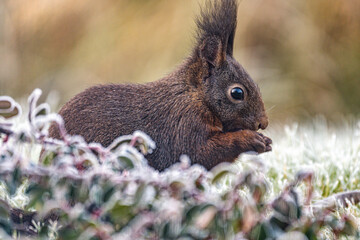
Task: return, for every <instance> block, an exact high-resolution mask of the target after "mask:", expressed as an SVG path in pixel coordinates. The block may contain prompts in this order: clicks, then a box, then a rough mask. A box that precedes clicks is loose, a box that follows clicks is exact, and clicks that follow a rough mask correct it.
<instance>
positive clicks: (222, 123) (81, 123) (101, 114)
mask: <svg viewBox="0 0 360 240" xmlns="http://www.w3.org/2000/svg"><path fill="white" fill-rule="evenodd" d="M211 2H212V3H210V1H209V3H208V6H207V8H206V9H205V10H203V11H202V15H201V16H200V18H199V19H198V28H199V29H198V38H197V44H196V46H195V48H194V50H193V53H192V54H191V55H190V57H188V58H187V60H186V61H184V63H183V64H182V65H181V66H180V67H179V68H178V69H177V70H175V71H174V72H172V73H171V74H169V75H168V76H167V77H165V78H163V79H161V80H158V81H155V82H150V83H147V84H142V85H135V84H127V85H122V84H110V85H100V86H94V87H91V88H89V89H87V90H85V91H84V92H82V93H80V94H78V95H76V96H75V97H74V98H73V99H71V100H70V101H69V102H68V103H66V104H65V105H64V106H63V107H62V109H61V110H60V112H59V113H60V115H61V116H62V117H63V118H64V121H65V127H66V129H67V131H68V133H69V134H71V135H75V134H77V135H81V136H83V137H84V138H85V140H86V141H87V142H98V143H101V144H102V145H103V146H108V145H109V144H110V143H111V142H112V141H113V140H114V139H115V138H117V137H119V136H121V135H125V134H131V133H133V132H134V131H135V130H141V131H143V132H145V133H147V134H148V135H150V137H151V138H152V139H153V140H154V141H155V142H156V145H157V148H156V150H155V151H154V152H153V153H152V154H150V155H147V156H146V157H147V159H148V160H149V164H150V165H151V166H153V167H154V168H156V169H158V170H163V169H165V168H167V167H169V166H170V165H172V164H173V163H175V162H177V161H178V160H179V157H180V155H182V154H187V155H188V156H189V157H190V159H191V161H192V163H199V164H201V165H203V166H205V167H206V168H207V169H210V168H212V167H213V166H215V165H216V164H218V163H220V162H224V161H226V162H232V161H234V160H235V159H236V158H237V157H238V155H239V154H241V153H243V152H246V151H256V152H259V153H262V152H265V151H270V150H271V146H270V144H271V140H270V139H269V138H267V137H265V136H263V135H262V134H260V133H257V132H256V131H257V130H258V129H259V128H262V129H265V128H266V127H267V125H268V121H267V117H266V114H265V110H264V105H263V102H262V99H261V95H260V92H259V89H258V87H257V85H256V84H255V83H254V82H253V80H252V79H251V78H250V76H249V75H248V74H247V73H246V71H245V70H244V69H243V68H242V67H241V65H240V64H239V63H237V62H236V60H235V59H234V58H233V55H232V49H233V41H234V40H233V38H234V34H235V27H236V12H237V3H236V0H216V1H211ZM232 84H241V86H243V88H244V91H245V99H244V101H241V102H239V103H233V102H231V101H230V100H229V97H227V95H226V92H227V91H228V89H229V86H231V85H232ZM50 136H51V137H54V138H59V137H60V136H59V133H58V130H57V128H56V127H55V126H52V127H51V128H50Z"/></svg>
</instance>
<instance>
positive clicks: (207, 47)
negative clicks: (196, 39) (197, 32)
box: [199, 37, 226, 68]
mask: <svg viewBox="0 0 360 240" xmlns="http://www.w3.org/2000/svg"><path fill="white" fill-rule="evenodd" d="M199 50H200V58H201V59H202V60H203V61H206V62H208V63H209V64H210V65H211V66H212V67H215V68H217V67H220V66H221V65H222V64H223V63H224V61H225V57H226V53H225V49H224V46H223V44H222V43H221V40H220V39H219V38H217V37H207V38H205V39H204V41H203V42H202V44H201V45H200V49H199Z"/></svg>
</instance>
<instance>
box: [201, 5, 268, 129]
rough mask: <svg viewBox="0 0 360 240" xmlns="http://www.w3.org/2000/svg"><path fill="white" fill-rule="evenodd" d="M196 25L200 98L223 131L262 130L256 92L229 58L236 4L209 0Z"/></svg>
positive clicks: (264, 119)
mask: <svg viewBox="0 0 360 240" xmlns="http://www.w3.org/2000/svg"><path fill="white" fill-rule="evenodd" d="M207 3H208V6H207V7H206V8H205V9H203V11H202V14H201V16H200V18H199V19H198V21H197V25H198V44H197V46H196V48H195V56H196V59H197V61H198V62H199V63H200V64H201V66H202V72H203V74H202V76H201V77H199V79H197V80H196V85H197V87H198V89H199V90H200V91H201V98H202V100H203V101H204V102H205V104H206V105H207V107H208V108H209V109H210V110H211V111H212V113H213V114H214V115H216V117H217V118H218V119H219V120H220V121H221V123H222V125H223V130H224V131H236V130H240V129H250V130H258V129H260V128H261V129H265V128H266V127H267V125H268V120H267V116H266V113H265V108H264V103H263V101H262V98H261V94H260V90H259V88H258V86H257V85H256V83H255V82H254V81H253V80H252V79H251V77H250V76H249V74H248V73H247V72H246V71H245V70H244V68H243V67H242V66H241V65H240V64H239V63H238V62H237V61H236V60H235V59H234V58H233V45H234V36H235V30H236V18H237V1H236V0H212V1H208V2H207Z"/></svg>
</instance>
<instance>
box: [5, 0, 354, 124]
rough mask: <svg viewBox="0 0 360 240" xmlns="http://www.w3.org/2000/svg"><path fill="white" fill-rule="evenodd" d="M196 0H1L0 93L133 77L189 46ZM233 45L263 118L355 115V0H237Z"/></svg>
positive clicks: (158, 73) (150, 77)
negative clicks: (251, 80) (254, 85)
mask: <svg viewBox="0 0 360 240" xmlns="http://www.w3.org/2000/svg"><path fill="white" fill-rule="evenodd" d="M203 3H204V0H181V1H179V0H178V1H174V0H102V1H99V0H77V1H73V0H1V1H0V95H11V96H13V97H16V98H21V97H25V96H28V95H29V94H30V93H31V91H32V90H33V89H34V88H36V87H39V88H41V89H42V90H43V91H44V92H45V94H48V93H50V92H52V91H56V92H58V93H59V94H58V96H59V101H60V102H59V104H60V105H59V106H61V104H63V103H64V102H65V101H67V100H69V98H71V97H72V96H73V95H75V94H76V93H78V92H80V91H82V90H84V89H85V88H87V87H89V86H92V85H94V84H99V83H109V82H111V83H129V82H133V83H142V82H149V81H154V80H157V79H159V78H161V77H163V76H165V75H166V74H167V73H169V72H171V71H172V70H173V69H174V68H175V67H176V65H178V64H180V63H181V62H182V60H183V59H184V58H185V57H186V56H187V55H188V54H189V53H190V51H191V49H192V46H193V44H194V42H195V41H194V36H195V27H196V26H195V22H194V19H195V17H196V15H197V14H198V13H199V6H200V5H201V4H203ZM238 15H239V18H238V29H237V35H236V40H235V52H234V55H235V57H236V58H237V60H238V61H239V62H240V63H241V64H242V65H243V66H244V67H245V68H246V69H247V71H248V72H249V73H250V75H252V77H253V78H254V80H255V81H256V82H257V83H258V84H259V86H260V88H261V91H262V94H263V98H264V102H265V105H266V107H267V109H268V110H269V111H268V114H269V116H270V119H271V121H273V122H283V121H288V120H297V121H299V120H300V121H301V120H304V119H308V118H312V117H313V116H315V115H324V116H325V117H327V118H328V119H334V120H336V119H339V118H341V117H342V116H349V115H351V116H359V115H360V1H358V0H341V1H340V0H316V1H314V0H290V1H289V0H273V1H266V0H243V1H241V4H240V8H239V11H238Z"/></svg>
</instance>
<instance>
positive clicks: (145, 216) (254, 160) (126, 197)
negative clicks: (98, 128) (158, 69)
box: [0, 90, 360, 240]
mask: <svg viewBox="0 0 360 240" xmlns="http://www.w3.org/2000/svg"><path fill="white" fill-rule="evenodd" d="M40 94H41V91H39V90H36V91H34V93H33V94H32V95H31V96H30V98H29V105H30V109H29V110H24V112H25V113H26V115H22V117H20V118H17V119H16V118H15V119H13V120H12V121H8V120H5V119H0V120H1V121H0V130H1V132H2V136H1V138H0V177H1V178H0V220H2V221H5V222H4V224H3V225H1V224H0V227H1V226H2V229H4V230H5V231H7V232H8V233H11V231H12V230H11V229H12V227H11V226H12V225H13V224H14V223H13V222H11V220H9V218H8V217H6V216H9V215H8V214H9V211H10V210H9V209H11V207H19V208H21V209H23V208H25V209H26V210H36V211H37V212H43V214H45V213H49V211H50V210H52V209H53V208H56V209H58V210H59V211H60V212H61V215H59V217H60V220H59V221H60V223H61V224H60V225H62V226H64V224H65V227H63V228H61V229H60V230H59V236H60V239H63V238H66V236H68V234H72V236H73V237H74V236H75V237H74V238H73V239H76V238H77V237H78V236H80V235H82V234H83V232H84V234H85V233H86V234H90V235H91V236H98V237H99V239H106V237H109V236H123V235H124V234H125V235H126V236H128V235H129V236H133V234H135V235H136V236H137V235H138V236H142V237H145V238H144V239H147V238H146V236H153V237H155V238H156V237H165V238H166V237H169V236H172V237H175V236H177V237H183V236H190V235H191V236H198V237H199V238H200V239H202V237H200V236H203V237H204V238H207V237H210V238H213V237H214V236H216V237H215V238H219V239H233V237H235V236H236V239H244V238H243V237H246V238H249V239H266V238H268V237H271V238H272V239H273V238H276V239H277V238H278V237H280V236H281V237H282V239H288V238H290V235H289V234H300V233H301V235H302V236H305V235H306V236H308V237H310V236H313V237H314V236H317V237H320V238H321V239H334V238H337V237H340V236H342V235H344V234H345V235H351V236H352V235H354V234H355V232H354V231H355V230H354V229H357V230H359V226H360V223H359V221H358V220H357V219H360V211H359V209H358V208H357V207H356V205H354V204H351V203H350V202H349V201H351V200H349V201H341V202H342V204H345V203H348V204H347V206H346V207H343V206H338V208H337V210H336V211H334V212H333V210H334V209H333V208H332V207H331V210H330V208H328V210H325V211H324V206H325V205H321V204H318V203H319V200H321V199H324V198H326V197H328V196H330V195H333V194H335V193H341V192H344V191H348V190H357V189H358V186H359V167H358V161H359V158H360V156H359V155H360V154H359V151H360V150H359V149H360V140H359V135H360V123H358V122H356V121H353V122H352V123H350V121H348V122H347V123H346V124H344V125H342V126H337V127H329V126H328V125H327V122H326V120H324V119H322V118H318V119H316V120H315V121H313V122H312V123H308V124H303V125H301V124H300V125H299V124H292V125H289V126H285V127H278V128H277V130H275V129H274V128H273V129H270V130H268V131H267V133H266V135H268V136H270V137H271V138H272V139H273V141H274V144H273V151H272V152H269V153H266V154H262V155H259V156H254V155H248V154H244V155H242V156H241V157H240V159H239V161H237V162H236V163H235V164H233V165H230V166H229V165H220V166H217V167H216V169H215V170H213V171H211V172H208V171H206V170H205V169H203V168H202V167H199V166H193V167H190V166H189V165H188V162H187V160H184V161H183V162H182V163H181V164H177V165H176V166H174V167H172V168H171V169H169V170H168V171H165V172H164V173H159V172H157V171H154V170H153V169H150V168H149V167H148V166H147V165H146V163H145V161H144V158H143V155H142V154H141V153H146V152H148V151H150V150H151V149H152V148H153V147H154V144H153V143H152V141H151V140H150V139H148V137H147V136H146V135H144V134H142V133H134V135H132V136H126V137H122V138H119V139H118V140H116V142H115V144H112V145H110V146H109V147H108V148H102V147H101V146H100V145H98V144H87V143H85V142H84V141H83V139H82V138H81V137H72V136H69V135H67V134H66V131H65V130H64V132H63V135H62V136H63V141H58V140H53V139H49V138H47V129H48V126H49V123H50V122H52V121H56V122H57V123H58V124H59V126H60V129H63V128H62V127H63V122H62V119H61V118H59V116H58V115H56V114H51V113H50V111H49V106H48V105H46V104H44V105H43V104H40V105H37V100H38V98H39V96H40ZM1 100H4V98H3V99H1V97H0V114H1V113H4V109H5V111H7V110H6V106H5V108H4V102H5V105H6V101H8V100H7V99H6V98H5V101H3V102H1ZM8 102H11V101H8ZM1 104H2V105H1ZM17 107H19V106H17ZM8 108H9V106H8ZM41 148H44V149H46V151H45V152H46V153H47V154H48V157H47V158H46V159H45V160H44V161H43V162H42V163H38V158H39V151H40V149H41ZM224 176H225V177H224ZM299 188H300V189H299ZM298 190H299V191H298ZM25 191H27V193H28V194H27V195H26V196H25V195H24V192H25ZM299 193H300V195H299ZM299 196H300V200H298V197H299ZM353 196H356V199H357V201H359V199H360V195H359V192H357V193H355V194H354V195H353ZM1 199H2V200H5V202H4V201H1ZM59 203H60V205H59ZM75 203H76V204H75ZM170 203H171V204H170ZM313 203H316V204H318V205H317V206H318V207H319V206H320V208H316V205H314V204H313ZM313 207H314V208H313ZM80 212H82V214H80V215H79V213H80ZM194 212H195V213H196V215H193V214H195V213H194ZM43 216H46V214H45V215H43ZM194 216H195V217H194ZM354 217H355V218H354ZM134 219H135V220H134ZM193 219H195V228H194V226H193V225H194V220H193ZM38 220H39V221H40V222H41V220H42V219H41V218H40V219H38ZM64 220H65V221H64ZM125 220H126V221H125ZM180 220H181V221H180ZM44 221H45V220H44ZM179 221H180V222H179ZM55 223H56V222H55ZM205 223H206V224H205ZM39 224H40V225H39ZM39 224H38V223H37V222H35V223H32V226H30V227H31V228H29V229H32V228H33V226H35V225H36V226H38V228H39V229H41V228H42V227H41V226H44V225H41V224H43V223H39ZM119 224H120V225H119ZM284 224H285V225H284ZM36 226H35V227H36ZM148 226H151V227H150V228H148ZM225 229H226V231H225ZM0 230H1V228H0ZM39 231H40V230H39ZM39 231H38V232H39ZM44 231H45V232H44V234H45V235H46V234H47V236H49V233H51V234H55V233H56V232H57V230H56V231H55V232H54V231H50V232H48V231H47V230H46V229H45V230H44ZM74 231H75V233H74ZM309 231H310V232H309ZM40 232H41V231H40ZM56 234H57V233H56ZM74 234H75V235H74ZM192 234H195V235H192ZM356 234H358V235H357V236H358V237H359V236H360V235H359V233H358V232H356ZM90 235H89V236H90ZM125 235H124V236H125ZM135 235H134V236H135ZM0 236H5V235H1V232H0ZM100 236H104V238H102V237H100ZM105 236H106V237H105ZM256 236H262V237H259V238H257V237H256ZM229 237H230V238H229ZM310 238H311V239H313V238H312V237H310ZM70 239H72V238H70ZM85 239H87V238H85ZM97 239H98V238H97ZM141 239H143V238H141ZM293 239H294V240H295V239H303V238H301V237H299V238H293ZM347 239H348V238H347Z"/></svg>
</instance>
